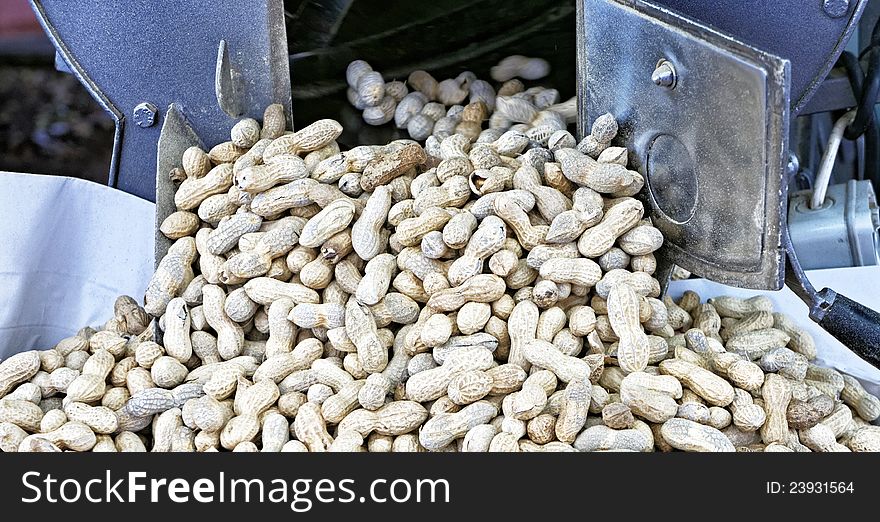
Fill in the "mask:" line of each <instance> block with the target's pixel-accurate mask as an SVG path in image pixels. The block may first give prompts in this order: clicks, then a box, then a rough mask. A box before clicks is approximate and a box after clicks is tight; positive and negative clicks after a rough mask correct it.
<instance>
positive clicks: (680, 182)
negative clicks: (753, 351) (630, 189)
mask: <svg viewBox="0 0 880 522" xmlns="http://www.w3.org/2000/svg"><path fill="white" fill-rule="evenodd" d="M579 7H580V10H579V13H578V23H579V24H580V27H579V30H578V37H579V39H580V41H579V48H580V52H579V53H578V74H579V82H578V83H579V85H578V94H579V103H580V110H579V128H580V130H581V133H583V132H584V129H586V128H588V125H589V124H590V123H591V121H592V119H594V118H596V117H597V116H599V115H600V114H602V113H605V112H610V113H612V114H613V115H614V116H615V117H616V118H617V119H618V123H619V126H620V130H619V132H618V140H619V141H620V142H621V143H620V144H621V145H625V146H627V147H628V148H629V150H630V165H631V167H632V168H634V169H636V170H638V171H639V172H640V173H642V174H643V175H644V176H645V180H646V189H645V191H644V199H645V200H646V202H647V203H646V209H648V211H649V213H650V216H651V218H652V220H653V221H654V225H655V226H656V227H657V228H659V229H660V230H661V231H662V232H663V234H664V236H665V238H666V241H665V243H664V247H663V249H662V251H661V252H659V253H658V261H664V262H666V263H675V264H678V265H680V266H682V267H683V268H685V269H687V270H689V271H691V272H693V273H695V274H697V275H700V276H703V277H706V278H708V279H711V280H713V281H718V282H721V283H726V284H733V285H736V286H740V287H746V288H758V289H774V290H775V289H779V288H781V286H782V284H783V271H784V264H783V263H784V250H783V248H782V246H781V237H780V236H781V224H782V223H783V222H784V216H785V206H784V202H785V200H786V198H785V194H784V192H785V190H786V188H785V184H784V183H783V179H784V176H785V172H786V167H787V165H788V127H789V113H790V109H789V91H788V88H789V84H790V82H789V80H790V77H789V73H790V71H789V63H788V61H786V60H783V59H781V58H779V57H776V56H772V55H770V54H767V53H765V52H763V51H760V50H758V49H754V48H752V47H749V46H748V45H745V44H743V43H742V42H738V41H736V40H734V39H732V38H730V37H728V36H726V35H723V34H721V33H719V32H717V31H715V30H714V29H711V28H709V27H707V26H705V25H702V24H701V23H699V22H696V21H694V20H691V19H688V18H685V17H683V16H680V15H678V14H676V13H673V12H672V11H670V10H668V9H665V8H662V7H658V6H656V5H654V4H652V3H650V2H645V1H641V0H582V1H581V3H580V6H579ZM663 63H670V64H672V68H671V70H674V74H675V81H674V82H666V83H669V85H662V83H663V82H661V84H660V85H658V84H656V83H655V78H652V76H656V74H655V73H656V69H657V68H658V66H661V65H662V64H663Z"/></svg>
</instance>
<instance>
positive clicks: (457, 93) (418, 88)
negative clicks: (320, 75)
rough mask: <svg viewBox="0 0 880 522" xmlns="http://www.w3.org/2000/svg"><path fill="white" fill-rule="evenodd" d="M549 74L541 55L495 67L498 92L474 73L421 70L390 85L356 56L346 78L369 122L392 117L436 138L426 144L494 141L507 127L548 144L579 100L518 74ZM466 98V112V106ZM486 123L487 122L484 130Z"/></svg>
mask: <svg viewBox="0 0 880 522" xmlns="http://www.w3.org/2000/svg"><path fill="white" fill-rule="evenodd" d="M549 72H550V66H549V64H547V62H546V61H545V60H543V59H541V58H527V57H525V56H519V55H514V56H508V57H507V58H505V59H503V60H501V62H499V64H498V65H496V66H495V67H493V68H492V70H491V76H492V78H493V79H494V80H496V81H498V82H499V83H501V85H500V87H499V88H498V92H497V93H496V91H495V88H494V87H493V86H492V84H491V83H489V82H487V81H484V80H480V79H477V76H476V75H475V74H474V73H473V72H471V71H465V72H463V73H461V74H459V75H458V76H456V77H455V78H449V79H446V80H443V81H440V82H438V81H437V80H436V79H435V78H434V77H433V76H431V74H430V73H428V72H426V71H421V70H420V71H413V72H412V73H410V75H409V77H408V79H407V82H406V83H404V82H401V81H396V80H395V81H390V82H387V83H386V82H384V80H383V79H382V75H381V74H380V73H379V72H377V71H374V70H373V68H372V67H371V66H370V65H369V64H368V63H367V62H365V61H363V60H355V61H353V62H351V63H350V64H349V65H348V68H347V69H346V71H345V77H346V81H347V82H348V86H349V88H348V91H347V92H348V100H349V102H350V103H351V104H352V105H353V106H354V107H355V108H357V109H358V110H363V118H364V121H365V122H366V123H368V124H370V125H384V124H386V123H388V122H390V121H391V120H392V119H393V120H394V125H395V126H396V127H397V128H398V129H406V131H407V133H408V134H409V136H410V137H411V138H412V139H414V140H417V141H424V140H433V143H431V142H428V143H427V144H426V146H428V147H431V146H436V145H439V142H440V141H442V140H444V139H446V138H448V137H449V136H451V135H453V134H456V133H458V134H463V135H465V136H467V137H468V139H469V140H471V141H474V140H475V139H477V137H478V136H480V137H481V138H482V141H484V142H492V141H495V140H496V139H497V138H499V137H500V136H501V134H503V133H504V132H505V131H508V130H515V131H518V132H521V133H523V134H525V135H526V136H528V137H529V138H530V139H531V140H534V141H537V142H540V143H542V144H543V145H547V139H548V138H549V137H550V135H551V134H552V133H554V132H555V131H559V130H565V129H566V127H567V125H568V124H570V123H573V122H574V121H575V120H576V118H577V105H576V98H571V99H570V100H568V101H567V102H564V103H559V91H557V90H556V89H548V88H545V87H540V86H536V87H530V88H528V89H526V88H525V86H524V85H523V83H522V82H521V81H520V80H519V79H517V78H523V79H527V80H534V79H538V78H541V77H543V76H546V75H547V74H548V73H549ZM409 88H412V89H413V91H412V92H409ZM466 100H467V104H468V105H467V107H469V110H467V111H466V110H465V108H466V107H465V105H463V104H465V101H466ZM477 102H482V103H481V104H478V103H477ZM483 122H487V123H488V128H487V129H486V130H484V129H483V128H482V125H483ZM481 133H482V135H481ZM432 137H433V138H432Z"/></svg>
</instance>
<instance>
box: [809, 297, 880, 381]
mask: <svg viewBox="0 0 880 522" xmlns="http://www.w3.org/2000/svg"><path fill="white" fill-rule="evenodd" d="M822 294H826V295H827V294H832V291H830V290H828V289H827V288H826V289H824V290H822V291H821V292H820V295H822ZM832 295H833V300H832V301H831V305H830V306H829V307H828V308H827V309H826V310H825V314H824V317H822V318H821V319H820V320H819V326H821V327H822V328H824V329H825V331H827V332H828V333H830V334H831V335H833V336H834V337H836V338H837V340H838V341H840V342H842V343H843V344H844V345H846V346H847V347H848V348H849V349H850V350H852V351H853V352H854V353H855V354H856V355H858V356H859V357H861V358H862V359H864V360H866V361H868V362H869V363H871V364H873V365H874V366H876V367H877V368H880V313H877V312H876V311H874V310H871V309H870V308H868V307H867V306H865V305H863V304H861V303H857V302H855V301H853V300H852V299H850V298H849V297H846V296H844V295H840V294H836V295H834V294H832Z"/></svg>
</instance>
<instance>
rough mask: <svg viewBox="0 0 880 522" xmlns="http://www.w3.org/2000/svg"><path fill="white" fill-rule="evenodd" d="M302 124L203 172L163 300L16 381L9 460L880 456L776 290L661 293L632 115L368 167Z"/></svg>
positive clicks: (15, 362) (58, 349) (8, 368)
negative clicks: (249, 455)
mask: <svg viewBox="0 0 880 522" xmlns="http://www.w3.org/2000/svg"><path fill="white" fill-rule="evenodd" d="M474 103H475V104H482V102H474ZM473 105H474V104H469V105H468V106H467V107H465V108H464V111H469V110H471V109H470V108H471V107H472V106H473ZM285 123H286V122H285V121H284V117H283V109H282V108H281V107H280V106H277V105H273V106H270V107H269V108H267V109H266V112H265V115H264V121H263V123H262V125H261V124H259V123H258V122H257V121H255V120H253V119H245V120H241V121H240V122H238V123H237V124H236V125H235V126H234V127H233V128H232V132H231V139H230V140H229V141H228V142H224V143H221V144H219V145H216V146H215V147H213V148H212V149H211V150H210V151H208V152H205V151H203V150H201V149H199V148H197V147H192V148H190V149H188V150H187V151H186V152H185V153H184V154H183V157H182V158H181V164H180V167H178V168H176V169H174V171H172V173H171V177H172V179H175V180H178V181H179V186H178V187H177V190H176V193H175V196H174V202H175V204H176V207H177V211H175V212H174V213H172V214H170V215H169V216H167V217H166V218H165V219H164V221H163V222H162V223H161V227H160V229H161V231H162V233H163V234H165V235H166V236H167V237H168V238H169V239H170V240H173V244H171V246H170V247H169V248H168V252H167V254H166V255H165V256H164V258H162V260H161V261H160V263H159V264H158V267H157V269H156V272H155V274H154V276H153V278H152V280H151V281H150V283H149V286H148V289H147V291H146V295H145V299H144V306H143V307H140V306H139V305H138V303H137V302H135V301H134V300H133V299H131V298H129V297H122V298H120V299H119V300H118V301H117V303H116V307H115V316H114V318H112V319H111V320H109V321H108V322H107V323H106V324H104V325H103V327H102V328H101V329H100V330H99V331H96V330H94V329H91V328H85V329H83V330H81V331H80V332H79V333H77V334H76V335H75V336H72V337H69V338H66V339H64V340H62V341H60V342H59V343H58V344H57V345H56V346H55V347H54V348H52V349H49V350H46V351H28V352H23V353H20V354H17V355H13V356H12V357H9V358H8V359H6V360H4V361H3V362H2V363H0V449H2V450H3V451H43V452H46V451H63V450H69V451H147V450H149V451H156V452H167V451H221V450H230V451H237V452H256V451H263V452H280V451H284V452H304V451H315V452H323V451H343V452H357V451H371V452H390V451H398V452H404V451H467V452H485V451H492V452H496V451H497V452H501V451H504V452H518V451H526V452H539V451H655V450H660V451H671V450H673V449H674V450H684V451H737V450H739V451H850V450H851V451H880V427H877V426H872V425H871V424H870V421H874V420H876V419H877V418H878V416H880V400H878V399H877V398H876V397H873V396H871V395H869V394H868V393H866V391H865V390H864V389H863V388H862V386H861V385H860V384H859V382H858V381H857V380H855V379H853V378H852V377H850V376H847V375H842V374H840V373H839V372H837V371H835V370H833V369H829V368H824V367H820V366H818V365H815V364H813V363H812V362H810V361H811V360H812V359H814V358H815V356H816V347H815V344H814V341H813V339H812V338H811V337H810V336H809V334H808V333H807V332H805V331H804V330H803V329H801V328H799V327H798V326H796V325H795V324H794V323H793V322H792V321H791V320H790V319H789V318H787V317H786V316H784V315H781V314H774V313H773V311H772V306H771V303H770V301H769V300H768V299H767V298H766V297H755V298H752V299H746V300H743V299H738V298H733V297H718V298H715V299H711V300H709V302H706V303H703V302H701V299H700V297H699V296H698V295H696V294H694V293H693V292H688V293H686V294H684V296H683V297H682V299H681V300H680V301H678V302H674V301H673V300H672V299H670V298H669V297H668V296H667V297H664V298H663V299H660V285H659V283H658V281H657V280H656V279H655V278H654V277H653V275H652V274H653V272H654V270H655V269H656V261H655V258H654V256H653V252H654V251H655V250H656V249H657V248H659V247H660V246H661V244H662V241H663V238H662V236H661V234H660V233H659V231H658V230H657V229H656V228H654V227H653V226H652V225H651V223H650V220H649V219H646V218H644V209H643V206H642V203H641V202H640V201H639V200H638V199H635V198H633V197H632V196H634V195H635V194H636V193H638V192H639V190H640V189H641V188H642V185H643V180H642V178H641V176H640V175H639V174H638V173H636V172H633V171H631V170H628V169H627V167H626V165H627V153H626V150H625V149H622V148H620V147H612V146H611V145H610V144H611V141H612V140H613V138H614V137H615V133H616V129H617V124H616V122H615V120H614V118H613V117H612V116H611V115H608V114H606V115H603V116H600V117H599V118H597V119H596V121H595V123H594V124H593V126H592V129H591V133H590V135H589V136H587V137H585V138H584V139H583V140H582V141H581V142H580V143H579V144H577V143H575V138H574V137H573V136H572V135H571V134H569V133H568V132H567V131H565V130H560V131H557V132H554V133H553V134H552V136H551V138H550V139H549V142H548V143H547V146H544V144H543V142H537V140H534V139H531V138H530V137H529V136H527V135H526V134H524V133H522V132H520V131H518V130H514V129H511V130H508V131H506V132H504V133H502V134H500V135H499V136H497V138H496V139H492V140H489V139H483V138H484V137H485V135H484V134H479V137H478V136H477V135H474V134H459V133H456V134H452V135H450V136H448V137H446V138H444V139H442V140H441V139H440V138H437V141H438V142H439V144H438V146H437V147H434V148H431V147H424V148H423V147H422V145H420V144H419V143H417V142H415V141H410V140H399V141H395V142H392V143H390V144H388V145H385V146H360V147H355V148H353V149H351V150H349V151H345V152H340V150H339V146H338V145H337V143H336V141H335V140H336V138H337V137H338V136H339V135H340V133H341V132H342V127H341V126H340V125H339V124H338V123H337V122H335V121H333V120H320V121H317V122H315V123H313V124H311V125H308V126H306V127H304V128H302V129H301V130H299V131H297V132H289V131H286V130H285V128H286V125H285ZM154 326H158V328H154ZM156 335H159V337H156ZM157 341H159V342H157ZM160 342H161V344H160Z"/></svg>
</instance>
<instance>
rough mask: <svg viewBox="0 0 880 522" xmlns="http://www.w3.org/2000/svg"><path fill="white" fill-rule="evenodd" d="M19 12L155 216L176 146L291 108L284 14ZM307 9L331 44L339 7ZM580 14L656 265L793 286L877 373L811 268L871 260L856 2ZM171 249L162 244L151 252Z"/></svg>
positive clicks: (583, 44)
mask: <svg viewBox="0 0 880 522" xmlns="http://www.w3.org/2000/svg"><path fill="white" fill-rule="evenodd" d="M31 3H32V5H33V8H34V11H35V12H36V13H37V15H38V18H39V19H40V21H41V23H42V24H43V27H44V29H45V30H46V32H47V33H48V34H49V36H50V38H51V39H52V41H53V43H54V44H55V46H56V49H57V50H58V59H57V60H56V61H57V64H58V66H59V68H62V69H66V70H69V71H71V72H73V73H74V74H75V75H76V76H77V77H78V78H79V79H80V81H81V82H82V83H83V84H84V85H85V86H86V87H87V88H88V89H89V91H90V92H91V93H92V95H93V96H94V97H95V98H96V99H97V100H99V102H100V103H101V104H102V105H103V106H104V107H105V108H106V109H107V111H108V112H109V113H110V114H111V115H112V116H113V118H114V119H115V121H116V139H115V143H114V154H113V163H112V165H111V184H113V185H115V186H117V187H119V188H120V189H122V190H125V191H127V192H131V193H134V194H137V195H140V196H141V197H145V198H147V199H153V198H155V200H156V201H157V219H159V220H161V219H162V218H164V216H166V215H167V214H168V213H170V212H171V211H172V210H173V208H171V207H172V206H173V204H172V203H171V197H170V193H171V191H172V190H173V189H172V187H171V182H170V181H169V180H168V178H167V176H166V175H164V174H165V173H167V172H168V171H169V170H170V168H171V166H173V162H174V161H175V158H179V157H180V155H181V153H182V152H183V150H185V148H186V147H188V146H190V145H196V144H198V145H202V144H211V143H214V142H218V141H221V136H220V134H218V133H219V132H221V130H222V129H226V128H229V127H230V126H231V125H232V123H233V122H234V121H235V119H236V118H239V117H241V116H256V117H258V116H259V114H260V111H261V110H262V108H263V107H264V106H265V105H267V104H268V103H271V102H281V103H283V104H284V105H285V107H287V108H288V111H290V106H291V93H290V86H291V85H290V83H291V82H290V65H289V62H288V49H287V37H286V28H285V20H284V18H285V16H284V2H282V1H281V0H260V1H255V2H249V3H247V16H244V17H243V16H241V12H242V9H244V7H243V6H242V5H241V4H239V3H235V2H233V3H229V5H228V6H227V5H226V3H220V4H218V5H217V6H214V5H213V4H212V7H211V8H210V9H207V8H206V7H204V6H202V5H201V4H200V3H197V2H173V3H164V2H163V3H159V2H156V3H150V4H149V5H148V7H147V8H145V7H144V6H140V5H137V6H136V5H133V4H132V5H129V4H128V3H125V2H123V3H115V4H108V3H106V2H98V1H96V0H83V1H77V2H69V1H60V0H31ZM476 3H479V2H476ZM484 3H485V2H484ZM573 3H575V2H573ZM117 4H118V5H117ZM221 4H222V5H221ZM312 4H317V3H314V2H311V3H308V2H307V8H308V9H312V10H313V11H315V12H316V13H317V12H322V13H324V15H323V16H324V18H326V20H325V21H326V22H327V23H326V24H324V25H326V26H327V27H330V28H332V27H337V26H336V25H334V23H335V22H334V23H331V22H332V20H331V18H333V17H334V16H336V15H338V14H339V13H344V12H345V11H347V10H348V8H349V5H350V4H351V2H350V0H349V1H346V0H341V1H329V2H327V4H326V6H325V8H322V9H317V10H316V6H315V5H312ZM576 4H577V13H576V23H577V35H578V42H577V49H578V53H577V54H578V61H577V72H578V77H579V79H578V94H579V103H580V111H579V112H580V121H579V127H580V129H581V130H583V129H584V128H586V126H587V125H588V124H589V123H590V122H591V121H592V120H593V119H594V118H595V117H596V116H598V115H599V114H602V113H604V112H611V113H613V114H614V115H615V116H616V117H617V119H618V121H619V122H620V133H619V137H620V139H621V140H622V141H623V142H624V143H623V144H625V145H626V146H627V147H629V149H630V162H631V165H632V166H633V168H635V169H637V170H638V171H639V172H641V173H642V174H643V175H644V176H645V179H646V189H645V191H644V198H645V200H646V201H647V202H648V205H647V207H648V208H649V209H650V213H651V217H652V219H653V220H654V223H655V225H656V226H657V227H658V228H660V229H661V230H662V231H663V233H664V234H665V236H666V245H665V247H664V248H663V250H662V251H661V253H660V254H661V255H660V256H658V257H659V260H660V261H661V266H663V267H665V268H666V271H667V272H669V271H670V270H671V268H672V267H673V265H679V266H682V267H683V268H685V269H687V270H690V271H691V272H693V273H695V274H697V275H700V276H703V277H706V278H709V279H712V280H715V281H719V282H723V283H727V284H732V285H736V286H741V287H748V288H756V289H779V288H781V287H782V285H783V283H785V284H788V285H789V286H790V287H791V288H792V289H793V290H794V291H795V292H796V293H797V294H798V295H799V296H801V297H802V298H803V299H804V301H805V302H807V304H808V306H809V307H810V316H811V317H812V318H813V319H814V320H816V321H818V322H819V323H820V324H821V325H822V326H823V327H825V328H826V329H827V330H828V331H829V332H831V333H832V334H833V335H835V336H836V337H837V338H838V339H840V340H841V341H843V342H844V343H845V344H847V345H848V346H850V347H851V348H852V349H853V351H855V352H856V353H858V354H859V355H861V356H862V357H863V358H865V359H866V360H868V361H870V362H871V363H872V364H874V365H875V366H878V367H880V322H878V320H880V315H878V314H877V313H876V312H874V311H873V310H869V309H867V308H865V307H863V306H861V305H859V304H858V303H854V302H852V301H850V300H849V299H847V298H846V297H844V296H840V295H837V294H835V293H834V292H833V291H832V290H829V289H824V290H822V291H818V292H817V291H816V290H815V289H814V288H813V287H812V285H811V284H810V282H809V280H808V279H807V278H806V276H805V275H804V272H803V268H804V267H806V268H818V267H831V266H857V265H872V264H880V258H878V254H877V229H878V226H880V218H878V212H877V205H876V197H875V192H874V184H873V183H872V181H873V182H874V183H876V182H877V181H878V175H880V168H878V166H880V143H877V142H880V139H878V131H877V125H876V124H875V123H874V122H873V105H874V102H875V101H876V98H877V94H878V91H880V34H878V35H873V34H872V35H870V36H871V38H870V39H868V38H867V37H866V36H865V32H866V31H865V30H864V28H865V27H866V24H865V23H864V20H863V23H862V24H861V27H862V31H861V33H862V34H861V35H860V39H861V40H863V44H865V45H867V46H868V47H867V48H868V49H869V51H868V57H869V59H870V61H871V62H872V63H871V66H870V68H869V70H868V72H867V74H865V73H863V72H862V71H861V67H860V65H859V61H858V59H856V58H855V56H852V55H849V54H847V53H845V52H844V49H845V48H846V46H847V44H848V42H849V41H850V40H851V38H852V36H853V34H854V33H855V32H856V31H857V28H859V27H860V25H859V22H860V20H862V18H865V16H863V15H864V13H865V12H866V6H868V4H869V2H868V0H809V1H804V0H779V1H774V2H766V1H762V0H742V1H738V2H703V1H700V0H652V1H650V2H649V1H643V0H576ZM874 4H880V2H877V1H875V2H872V3H871V5H874ZM322 5H323V4H322ZM506 8H507V6H506V4H505V9H506ZM560 9H561V10H560V11H559V12H557V13H556V15H555V16H563V15H564V14H565V13H563V12H562V11H564V9H562V8H560ZM875 11H876V12H875V13H874V15H872V16H876V15H877V14H878V13H880V9H875ZM324 25H321V27H324ZM84 28H93V29H95V30H84ZM328 30H329V29H328ZM354 57H355V56H352V57H351V58H354ZM358 57H359V56H358ZM293 58H294V57H290V59H291V60H292V59H293ZM365 58H369V57H365ZM836 64H837V65H841V64H842V65H845V66H846V67H838V68H837V69H834V67H835V65H836ZM875 69H876V70H875ZM844 71H845V72H844ZM872 71H873V72H872ZM341 77H342V76H341V75H340V78H341ZM862 80H864V82H862ZM862 83H864V84H865V85H862ZM866 105H867V108H865V106H866ZM852 107H858V108H857V109H855V110H852V111H848V110H847V109H850V108H852ZM835 111H836V112H835ZM840 112H842V113H843V114H842V116H841V115H839V113H840ZM810 114H815V115H819V114H821V115H823V116H824V119H820V118H812V117H811V118H807V117H805V115H810ZM832 114H834V115H835V116H836V117H837V118H838V119H837V120H836V121H834V120H829V118H831V116H830V115H832ZM826 120H827V121H826ZM832 123H833V125H832ZM844 138H845V139H846V141H845V143H844V146H843V154H841V155H838V153H837V152H838V148H839V147H840V145H841V142H842V140H843V139H844ZM819 142H821V143H819ZM820 153H821V156H822V157H821V158H819V155H820ZM839 156H840V157H844V156H848V157H849V158H850V159H849V160H848V163H847V164H846V165H843V164H842V163H844V162H841V161H840V160H839V159H838V157H839ZM154 165H155V166H156V168H157V170H154V169H153V166H154ZM157 171H158V173H159V174H160V175H159V176H158V177H157V176H156V172H157ZM853 172H857V174H855V175H853V174H852V173H853ZM851 178H852V179H851ZM832 181H835V183H833V184H832ZM800 189H803V190H800ZM165 248H167V243H166V241H165V239H164V237H162V236H161V235H159V236H157V255H160V254H161V253H163V252H164V249H165Z"/></svg>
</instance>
